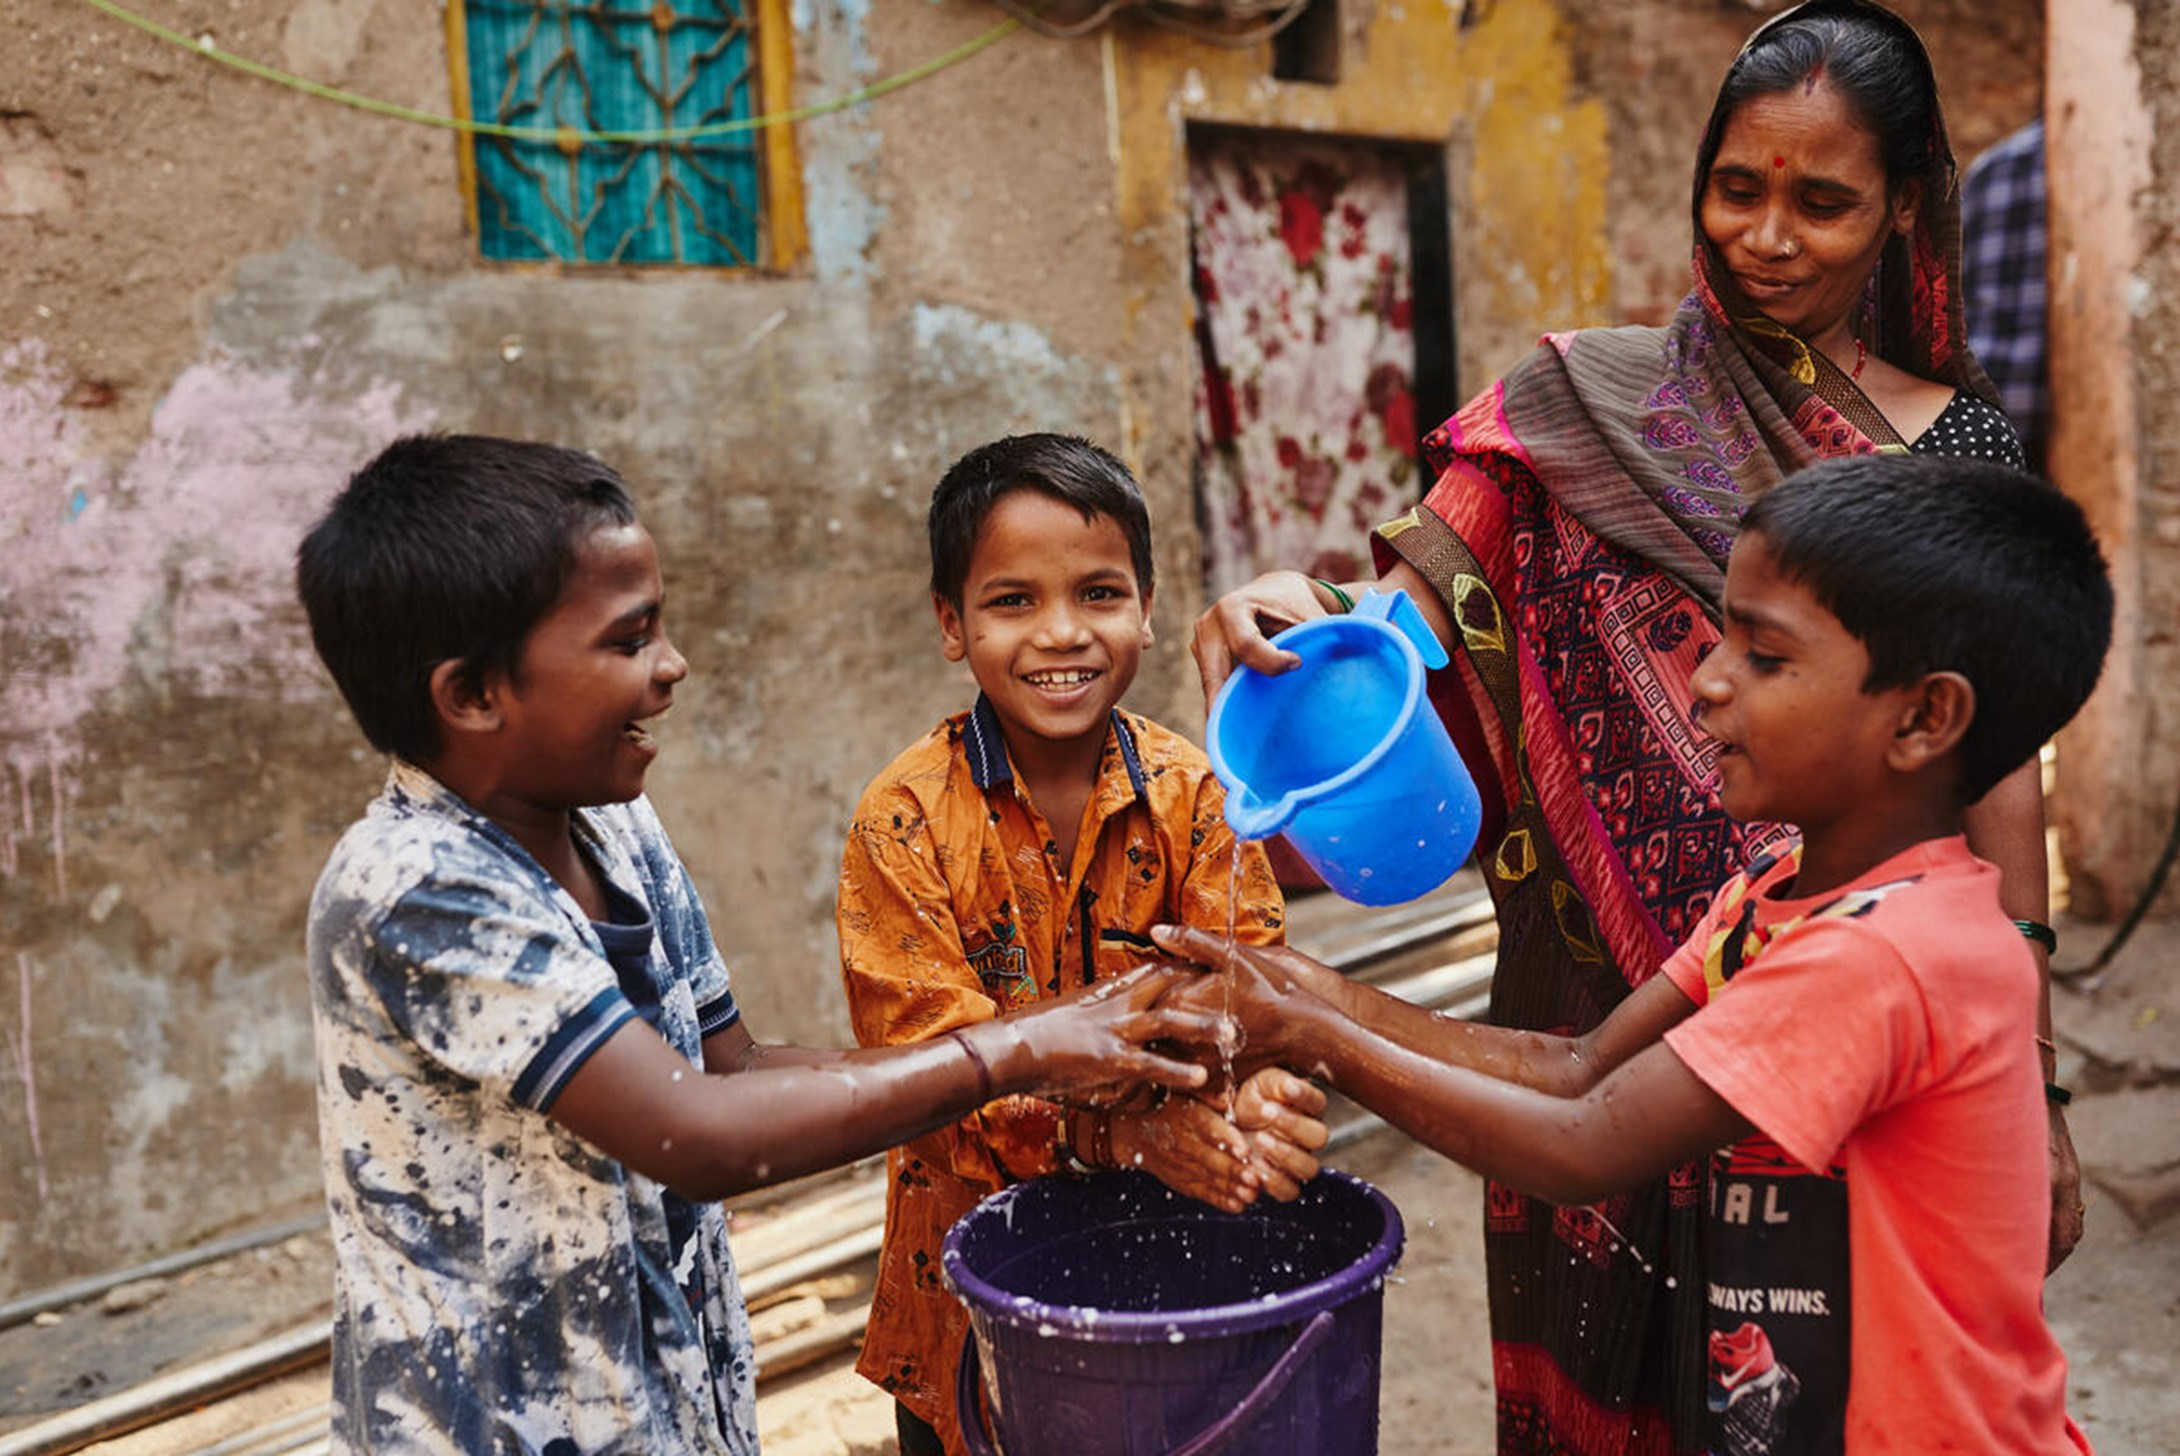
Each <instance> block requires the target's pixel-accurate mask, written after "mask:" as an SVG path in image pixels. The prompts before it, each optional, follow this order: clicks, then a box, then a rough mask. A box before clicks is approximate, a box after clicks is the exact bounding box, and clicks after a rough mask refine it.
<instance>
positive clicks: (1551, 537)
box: [1374, 0, 1996, 1456]
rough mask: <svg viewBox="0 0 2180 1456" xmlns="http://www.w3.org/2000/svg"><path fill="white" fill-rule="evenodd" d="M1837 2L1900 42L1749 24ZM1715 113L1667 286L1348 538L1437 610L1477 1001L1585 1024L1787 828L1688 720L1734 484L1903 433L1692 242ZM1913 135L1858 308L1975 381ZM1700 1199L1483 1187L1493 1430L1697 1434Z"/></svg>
mask: <svg viewBox="0 0 2180 1456" xmlns="http://www.w3.org/2000/svg"><path fill="white" fill-rule="evenodd" d="M1850 12H1852V13H1856V14H1859V15H1863V16H1867V17H1870V18H1873V19H1877V20H1878V21H1879V23H1881V24H1885V25H1889V26H1896V27H1899V29H1900V30H1901V31H1902V32H1904V33H1905V34H1907V35H1908V36H1909V37H1910V38H1911V39H1913V31H1912V30H1910V29H1908V27H1907V26H1906V25H1905V23H1904V22H1902V21H1900V20H1899V19H1898V18H1897V17H1894V16H1892V15H1891V14H1890V13H1889V12H1886V11H1883V10H1880V9H1878V8H1877V7H1875V6H1873V5H1868V4H1865V3H1862V0H1815V3H1813V4H1810V5H1805V6H1802V7H1800V8H1798V9H1796V10H1791V11H1788V12H1785V13H1784V14H1783V15H1781V16H1780V17H1778V19H1777V20H1774V21H1772V22H1770V24H1778V23H1780V22H1781V21H1784V20H1787V19H1791V18H1795V17H1801V16H1808V15H1812V14H1827V13H1830V14H1842V13H1850ZM1761 33H1762V32H1761V31H1760V32H1759V34H1761ZM1914 45H1915V49H1916V51H1917V53H1918V54H1923V52H1922V50H1921V44H1920V41H1919V40H1918V41H1915V42H1914ZM1923 64H1924V66H1925V67H1926V68H1927V66H1928V64H1929V63H1928V57H1927V54H1925V55H1924V59H1923ZM1725 111H1726V106H1725V103H1724V99H1723V96H1722V97H1721V101H1720V103H1719V105H1718V106H1717V107H1716V108H1715V109H1714V112H1713V115H1712V118H1711V123H1710V126H1709V127H1708V129H1707V130H1706V133H1705V137H1704V142H1703V147H1702V150H1701V152H1700V153H1699V156H1698V161H1697V168H1696V181H1695V193H1694V196H1695V207H1694V209H1693V210H1694V211H1695V212H1696V213H1697V214H1698V215H1697V226H1696V227H1695V229H1694V235H1695V236H1696V238H1697V239H1698V243H1697V247H1696V250H1695V259H1694V280H1693V286H1692V288H1691V290H1690V292H1689V294H1688V296H1687V298H1686V299H1685V300H1684V301H1683V302H1682V304H1681V306H1680V308H1679V309H1678V311H1677V312H1676V314H1675V316H1674V317H1673V319H1672V321H1671V322H1670V323H1669V324H1667V325H1666V326H1665V327H1663V328H1635V327H1630V328H1610V329H1584V330H1579V331H1576V332H1573V333H1566V334H1555V335H1549V336H1547V337H1546V338H1545V340H1544V341H1543V342H1542V344H1540V345H1539V347H1538V348H1537V350H1536V351H1535V352H1534V353H1533V354H1531V355H1530V356H1529V358H1528V359H1526V360H1525V361H1524V362H1523V363H1521V364H1520V365H1518V366H1517V367H1516V368H1515V369H1514V370H1513V371H1512V372H1511V373H1509V374H1508V375H1507V376H1506V377H1505V378H1504V379H1503V380H1501V381H1500V382H1499V383H1497V384H1495V385H1493V386H1492V387H1491V388H1490V389H1488V390H1486V391H1485V392H1484V393H1483V394H1481V395H1479V396H1477V397H1476V398H1475V399H1474V400H1472V401H1470V403H1469V404H1468V405H1467V406H1465V407H1464V408H1463V409H1462V410H1461V411H1460V413H1458V414H1457V415H1455V416H1454V417H1453V418H1452V419H1450V420H1448V421H1447V422H1446V423H1445V424H1444V425H1443V426H1441V427H1440V428H1439V429H1438V430H1437V431H1435V432H1434V433H1433V434H1432V435H1431V436H1430V437H1429V438H1428V439H1427V440H1426V441H1425V444H1424V449H1425V455H1426V460H1427V462H1428V463H1429V465H1430V467H1431V469H1432V470H1433V472H1434V473H1435V475H1436V481H1437V483H1436V485H1435V486H1434V487H1433V488H1432V490H1431V492H1430V494H1429V495H1428V496H1427V497H1426V498H1425V500H1424V502H1423V504H1422V505H1421V506H1419V507H1417V508H1416V509H1414V510H1412V511H1410V512H1409V513H1407V514H1406V515H1404V516H1402V517H1400V518H1398V519H1396V520H1394V521H1391V522H1389V523H1387V524H1386V525H1384V526H1382V527H1381V528H1380V529H1379V532H1378V535H1377V537H1376V539H1375V543H1374V544H1375V551H1376V558H1377V564H1378V567H1379V569H1380V570H1381V571H1383V570H1385V569H1387V568H1388V567H1389V566H1390V565H1391V564H1392V563H1393V562H1394V561H1395V560H1401V561H1405V562H1406V563H1408V564H1409V565H1411V566H1413V567H1414V568H1416V569H1417V570H1418V571H1419V572H1420V573H1421V574H1422V576H1423V577H1424V578H1425V579H1426V580H1427V581H1428V582H1429V583H1430V584H1431V586H1432V587H1433V589H1434V590H1435V591H1436V592H1437V594H1438V595H1439V597H1440V599H1441V601H1442V602H1443V604H1444V606H1445V608H1446V611H1447V614H1448V616H1449V617H1450V618H1451V619H1452V620H1453V622H1454V623H1455V624H1456V626H1457V627H1458V628H1459V630H1460V632H1461V636H1462V646H1463V649H1464V650H1463V651H1462V652H1460V653H1458V654H1457V655H1456V658H1455V665H1454V666H1453V667H1452V668H1450V669H1448V670H1447V671H1444V672H1441V673H1437V674H1434V678H1435V679H1436V680H1435V681H1434V682H1433V684H1432V696H1433V701H1434V703H1435V704H1436V705H1437V707H1438V709H1439V712H1440V714H1441V716H1442V717H1444V718H1445V720H1446V722H1447V725H1448V727H1449V728H1450V729H1451V730H1452V731H1453V734H1454V737H1455V740H1456V742H1457V744H1459V746H1460V748H1461V750H1462V756H1463V758H1464V760H1466V761H1467V762H1468V763H1469V764H1470V766H1471V768H1472V769H1473V770H1475V776H1476V779H1477V783H1478V785H1479V788H1481V789H1482V790H1483V792H1484V795H1485V799H1486V806H1487V807H1486V824H1485V837H1484V838H1483V839H1482V840H1480V841H1479V844H1478V859H1479V863H1480V865H1481V866H1482V868H1483V870H1484V874H1485V878H1486V882H1487V883H1488V885H1489V886H1490V888H1491V891H1492V895H1493V899H1494V901H1495V903H1496V905H1497V909H1498V917H1499V925H1500V945H1501V947H1502V951H1501V957H1500V962H1499V969H1498V972H1497V974H1496V976H1495V977H1494V980H1493V987H1492V1005H1491V1019H1492V1020H1493V1021H1494V1022H1495V1023H1497V1024H1499V1025H1504V1026H1515V1027H1527V1028H1538V1029H1547V1030H1557V1031H1566V1032H1581V1031H1586V1030H1588V1029H1590V1028H1591V1027H1594V1026H1595V1025H1597V1024H1598V1022H1600V1021H1601V1020H1602V1019H1603V1018H1604V1016H1605V1014H1606V1013H1607V1012H1608V1011H1610V1010H1611V1008H1612V1007H1613V1006H1614V1005H1616V1004H1617V1003H1618V1002H1619V1001H1620V999H1622V998H1623V997H1624V996H1625V995H1626V994H1627V993H1628V991H1629V990H1630V989H1632V988H1633V987H1634V986H1636V985H1639V984H1641V983H1642V982H1643V981H1645V980H1647V979H1648V978H1649V977H1650V976H1651V975H1652V974H1653V973H1654V972H1655V971H1656V969H1657V967H1658V965H1659V964H1660V962H1662V960H1663V959H1664V958H1665V956H1666V954H1667V953H1668V952H1669V951H1670V950H1671V949H1672V948H1673V947H1674V946H1675V945H1676V944H1677V943H1678V942H1679V941H1680V940H1681V939H1682V938H1683V937H1684V936H1686V935H1687V934H1688V933H1689V932H1690V931H1691V930H1692V929H1693V928H1694V926H1695V924H1696V923H1697V922H1698V921H1699V920H1700V918H1701V915H1702V912H1703V910H1704V909H1705V908H1706V907H1707V906H1708V904H1709V903H1710V899H1711V897H1712V895H1713V894H1714V893H1715V892H1716V891H1717V890H1718V888H1719V886H1720V885H1721V884H1723V883H1724V882H1725V881H1726V880H1727V879H1728V878H1729V876H1731V875H1732V874H1733V872H1734V871H1736V870H1738V869H1740V868H1741V867H1742V866H1743V865H1745V864H1746V863H1747V862H1748V860H1749V858H1750V857H1751V855H1752V854H1754V853H1756V852H1759V851H1760V850H1762V849H1764V848H1766V847H1769V846H1770V845H1772V844H1774V843H1776V842H1778V841H1779V840H1780V839H1781V838H1782V837H1783V835H1782V834H1781V832H1780V831H1779V830H1778V828H1777V826H1742V825H1738V824H1736V823H1734V822H1733V821H1732V820H1731V819H1730V818H1728V816H1727V815H1726V814H1725V813H1724V811H1723V809H1722V808H1721V807H1720V806H1719V804H1718V800H1717V794H1716V791H1715V784H1716V777H1715V773H1714V771H1713V757H1714V754H1715V748H1714V747H1713V746H1712V745H1711V744H1710V743H1709V741H1708V740H1707V739H1704V738H1703V737H1702V736H1701V735H1700V734H1698V733H1697V732H1696V731H1695V730H1694V728H1693V726H1692V724H1691V722H1690V715H1689V712H1688V708H1689V704H1690V691H1689V687H1688V681H1689V677H1690V674H1691V673H1692V672H1693V670H1694V667H1695V664H1696V663H1697V662H1698V661H1700V659H1701V657H1702V656H1703V654H1704V653H1705V652H1706V651H1708V650H1709V648H1710V646H1711V645H1712V644H1714V643H1715V642H1716V641H1717V640H1718V631H1717V626H1716V623H1717V618H1718V611H1719V595H1720V592H1721V589H1722V587H1723V585H1724V577H1725V563H1726V557H1727V554H1728V552H1729V551H1730V550H1731V548H1732V545H1733V540H1734V536H1735V533H1736V531H1737V529H1738V526H1739V522H1740V517H1741V512H1742V509H1743V506H1744V505H1745V503H1746V502H1748V501H1749V500H1751V499H1753V498H1754V497H1756V496H1757V495H1759V494H1761V493H1762V492H1763V491H1765V490H1766V489H1768V488H1769V487H1770V486H1772V485H1773V484H1775V483H1776V482H1778V481H1779V480H1780V479H1782V478H1783V477H1785V476H1786V475H1788V474H1791V473H1792V472H1794V471H1795V470H1798V469H1800V468H1801V467H1802V466H1804V465H1807V464H1809V463H1811V462H1813V461H1815V460H1818V459H1821V458H1825V457H1829V456H1835V455H1844V454H1854V453H1869V452H1873V451H1879V450H1902V449H1905V448H1906V446H1905V445H1904V444H1903V442H1902V441H1901V440H1900V439H1899V437H1898V436H1897V434H1896V433H1895V432H1894V431H1893V430H1892V429H1891V428H1890V426H1889V425H1887V424H1886V422H1885V420H1884V417H1883V416H1882V414H1880V413H1879V412H1878V411H1877V409H1876V408H1875V407H1874V406H1873V405H1872V404H1871V403H1870V402H1869V400H1868V399H1867V398H1866V397H1865V396H1864V395H1863V393H1862V391H1861V390H1860V388H1859V387H1857V386H1856V384H1855V382H1854V381H1853V380H1852V379H1851V378H1849V377H1848V376H1847V375H1846V374H1845V373H1844V372H1842V371H1841V370H1839V369H1838V368H1836V367H1835V366H1833V365H1832V364H1831V362H1830V361H1829V360H1827V359H1826V358H1824V357H1823V356H1822V355H1821V354H1819V353H1818V352H1817V351H1815V350H1812V349H1810V348H1808V347H1807V345H1806V344H1804V343H1803V341H1801V340H1800V339H1797V338H1795V337H1794V336H1793V335H1792V334H1790V333H1788V332H1787V331H1786V330H1785V329H1783V328H1780V327H1779V326H1778V325H1776V324H1773V323H1772V322H1771V321H1770V320H1768V319H1766V318H1764V317H1763V315H1762V314H1761V313H1760V312H1758V311H1757V310H1756V309H1755V308H1754V307H1753V306H1752V305H1750V304H1749V302H1748V301H1747V299H1746V298H1745V297H1743V296H1742V294H1741V293H1740V291H1739V289H1738V288H1737V286H1736V285H1735V283H1734V281H1733V278H1732V276H1731V274H1730V273H1729V272H1728V271H1727V270H1726V268H1725V267H1724V266H1723V264H1722V262H1721V261H1720V259H1719V258H1718V256H1717V253H1716V250H1715V249H1714V248H1713V247H1712V246H1711V245H1710V244H1709V243H1708V241H1707V240H1704V239H1703V233H1702V228H1701V226H1700V203H1701V198H1702V195H1703V189H1704V184H1705V179H1706V178H1707V176H1708V173H1709V171H1710V166H1711V162H1712V160H1713V158H1714V157H1715V156H1716V153H1717V150H1718V145H1719V142H1720V139H1721V137H1722V135H1723V132H1724V128H1725V119H1726V118H1725ZM1933 150H1934V155H1932V157H1931V158H1930V167H1929V170H1928V175H1927V176H1926V178H1925V179H1924V184H1923V185H1924V197H1923V199H1922V205H1921V206H1920V207H1919V208H1918V209H1917V214H1916V217H1917V221H1916V227H1915V230H1914V232H1913V233H1912V235H1909V236H1904V237H1903V236H1895V237H1893V238H1892V239H1890V240H1889V241H1888V242H1887V244H1886V245H1885V248H1884V250H1883V253H1882V255H1881V257H1880V261H1879V264H1878V269H1877V272H1876V274H1875V275H1874V276H1873V279H1872V281H1871V284H1870V286H1869V288H1868V290H1867V292H1866V302H1865V310H1864V316H1863V318H1862V319H1861V320H1860V321H1859V322H1860V330H1861V336H1862V337H1863V339H1864V341H1865V343H1867V344H1869V345H1871V346H1872V348H1873V349H1874V351H1875V352H1876V353H1877V354H1878V355H1879V356H1880V357H1882V358H1884V359H1886V360H1887V361H1889V362H1891V363H1892V364H1894V365H1896V366H1897V367H1899V368H1901V369H1903V370H1905V371H1907V372H1909V373H1911V374H1915V375H1918V376H1921V377H1923V378H1926V379H1933V380H1938V381H1941V382H1946V383H1951V384H1952V385H1954V387H1956V388H1958V389H1965V390H1968V391H1970V392H1972V393H1974V394H1976V395H1979V396H1981V397H1983V398H1984V399H1987V400H1991V401H1993V402H1994V403H1995V400H1996V394H1995V391H1994V390H1993V389H1992V387H1991V384H1990V381H1989V380H1988V378H1987V377H1986V376H1985V375H1984V373H1983V370H1982V369H1981V367H1980V366H1978V365H1977V364H1976V362H1975V360H1974V358H1973V357H1972V356H1971V355H1970V353H1969V352H1968V349H1967V347H1966V332H1965V330H1964V328H1963V326H1962V322H1961V305H1960V261H1959V257H1960V249H1959V208H1958V199H1957V196H1956V194H1955V191H1954V188H1953V163H1952V157H1951V153H1950V150H1949V149H1948V147H1947V145H1946V143H1945V140H1944V134H1943V126H1942V122H1941V123H1940V127H1939V130H1938V135H1937V139H1936V143H1935V146H1934V149H1933ZM1701 1202H1702V1180H1701V1174H1700V1171H1699V1170H1697V1169H1695V1168H1693V1167H1691V1168H1688V1169H1683V1170H1681V1171H1679V1172H1677V1173H1676V1174H1675V1175H1674V1177H1673V1178H1672V1179H1671V1180H1669V1181H1668V1183H1666V1184H1664V1185H1659V1186H1655V1187H1653V1188H1650V1189H1647V1190H1642V1191H1640V1192H1637V1193H1633V1194H1628V1195H1623V1196H1621V1197H1619V1198H1616V1199H1613V1200H1611V1201H1609V1203H1608V1204H1607V1205H1604V1206H1602V1207H1601V1208H1600V1209H1599V1210H1578V1209H1553V1208H1550V1207H1548V1206H1547V1205H1543V1204H1540V1203H1536V1202H1534V1201H1532V1200H1529V1199H1526V1198H1523V1197H1522V1196H1521V1195H1519V1194H1518V1193H1515V1192H1514V1191H1513V1190H1511V1189H1507V1188H1504V1187H1501V1186H1498V1185H1493V1186H1492V1187H1491V1189H1490V1191H1489V1198H1488V1202H1487V1207H1486V1218H1485V1244H1486V1251H1487V1262H1488V1265H1489V1269H1490V1280H1491V1303H1492V1335H1493V1365H1494V1371H1495V1375H1496V1379H1497V1383H1498V1393H1499V1433H1500V1451H1501V1453H1502V1456H1510V1453H1521V1452H1531V1451H1535V1452H1550V1453H1554V1456H1604V1453H1613V1456H1629V1453H1652V1452H1657V1453H1663V1452H1670V1451H1676V1450H1678V1451H1690V1450H1695V1449H1698V1448H1699V1447H1700V1443H1701V1440H1702V1433H1703V1431H1704V1428H1705V1427H1704V1423H1705V1415H1704V1404H1703V1402H1704V1390H1703V1380H1704V1369H1703V1357H1702V1338H1703V1336H1702V1331H1703V1318H1704V1308H1703V1279H1702V1265H1701V1257H1700V1247H1699V1243H1698V1238H1699V1230H1700V1226H1701V1215H1702V1206H1701ZM1608 1231H1609V1232H1608Z"/></svg>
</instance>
